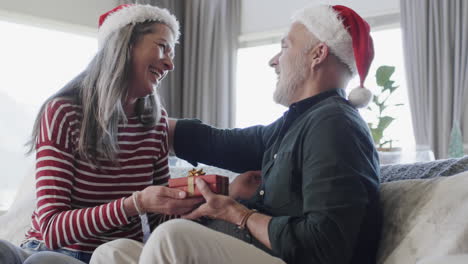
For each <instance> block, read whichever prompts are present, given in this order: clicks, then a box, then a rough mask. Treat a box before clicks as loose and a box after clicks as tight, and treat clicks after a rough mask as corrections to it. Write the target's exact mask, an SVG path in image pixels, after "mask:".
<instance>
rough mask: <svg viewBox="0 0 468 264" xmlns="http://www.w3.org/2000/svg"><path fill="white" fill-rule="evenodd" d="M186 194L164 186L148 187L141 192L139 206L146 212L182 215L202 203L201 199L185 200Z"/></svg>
mask: <svg viewBox="0 0 468 264" xmlns="http://www.w3.org/2000/svg"><path fill="white" fill-rule="evenodd" d="M186 197H187V193H185V192H184V191H181V190H177V189H172V188H168V187H164V186H148V187H146V188H145V189H144V190H143V191H142V192H141V197H140V200H141V205H142V206H143V208H142V209H144V210H145V211H146V212H150V213H160V214H166V215H182V214H186V213H188V212H190V211H192V210H193V209H195V208H196V207H197V206H198V205H199V204H201V203H202V202H203V198H202V197H197V198H187V199H186Z"/></svg>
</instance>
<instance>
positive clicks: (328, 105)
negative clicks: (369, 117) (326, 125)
mask: <svg viewBox="0 0 468 264" xmlns="http://www.w3.org/2000/svg"><path fill="white" fill-rule="evenodd" d="M305 118H307V119H310V120H314V121H316V122H335V121H339V120H351V121H353V122H355V121H360V120H362V118H361V115H360V114H359V112H358V110H357V109H356V108H355V107H353V106H352V105H351V104H350V103H349V102H348V101H347V100H346V99H344V98H343V97H341V96H331V97H329V98H327V99H325V100H323V101H321V102H320V103H318V104H317V105H315V106H314V107H311V108H310V109H309V110H308V111H307V112H306V116H305Z"/></svg>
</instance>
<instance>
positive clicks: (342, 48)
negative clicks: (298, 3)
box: [292, 5, 374, 107]
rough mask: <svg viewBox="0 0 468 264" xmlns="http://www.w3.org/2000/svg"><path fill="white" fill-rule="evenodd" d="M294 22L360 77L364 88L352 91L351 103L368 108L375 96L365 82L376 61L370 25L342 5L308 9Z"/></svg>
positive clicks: (297, 15)
mask: <svg viewBox="0 0 468 264" xmlns="http://www.w3.org/2000/svg"><path fill="white" fill-rule="evenodd" d="M292 20H293V22H300V23H302V24H304V26H306V28H307V29H308V30H309V31H310V32H312V34H314V35H315V36H316V37H317V38H318V39H319V40H320V41H322V42H324V43H325V44H326V45H327V46H328V47H329V48H330V50H331V52H332V53H333V54H334V55H335V56H337V57H338V58H339V59H340V60H341V61H342V62H343V63H345V64H346V65H347V66H348V67H349V69H350V71H351V73H352V74H353V75H354V74H356V73H357V74H359V79H360V86H359V87H357V88H355V89H353V90H352V91H351V93H350V94H349V95H348V100H349V101H350V103H351V104H352V105H354V106H355V107H365V106H366V105H367V104H368V103H369V102H370V100H371V99H372V93H371V92H370V91H369V90H368V89H366V88H364V81H365V79H366V76H367V73H368V71H369V68H370V65H371V63H372V60H373V59H374V45H373V42H372V38H371V36H370V27H369V24H368V23H367V22H366V21H365V20H364V19H362V17H360V16H359V15H358V14H357V13H356V12H354V10H352V9H351V8H349V7H346V6H342V5H335V6H327V5H319V6H313V7H309V8H305V9H303V10H300V11H299V12H297V13H296V14H295V15H294V16H293V18H292Z"/></svg>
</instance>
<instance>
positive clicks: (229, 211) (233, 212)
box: [182, 178, 249, 225]
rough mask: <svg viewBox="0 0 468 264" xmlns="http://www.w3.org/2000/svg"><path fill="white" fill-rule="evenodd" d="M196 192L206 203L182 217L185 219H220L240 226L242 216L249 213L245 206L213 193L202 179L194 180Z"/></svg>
mask: <svg viewBox="0 0 468 264" xmlns="http://www.w3.org/2000/svg"><path fill="white" fill-rule="evenodd" d="M196 184H197V188H198V190H200V192H201V194H202V195H203V197H204V198H205V200H206V203H204V204H202V205H201V206H200V207H198V208H197V209H195V210H194V211H192V212H191V213H189V214H186V215H182V218H186V219H198V218H200V217H202V216H207V217H210V218H214V219H221V220H224V221H226V222H230V223H233V224H236V225H238V224H240V222H241V220H242V217H243V215H244V214H245V212H246V211H249V209H247V208H246V207H245V206H243V205H242V204H240V203H238V202H236V201H235V200H233V199H232V198H231V197H229V196H225V195H219V194H215V193H213V192H212V191H211V190H210V188H209V187H208V185H207V184H206V183H205V181H203V180H202V179H200V178H198V179H196Z"/></svg>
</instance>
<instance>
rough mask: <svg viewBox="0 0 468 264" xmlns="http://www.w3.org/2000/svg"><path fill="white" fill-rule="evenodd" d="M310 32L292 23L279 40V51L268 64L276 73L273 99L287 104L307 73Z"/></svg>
mask: <svg viewBox="0 0 468 264" xmlns="http://www.w3.org/2000/svg"><path fill="white" fill-rule="evenodd" d="M310 43H311V39H310V32H309V31H308V30H307V28H306V27H305V26H304V25H303V24H301V23H297V22H296V23H294V24H292V26H291V29H290V30H289V32H288V34H287V35H286V36H285V37H284V38H283V39H282V40H281V51H280V52H279V53H278V54H277V55H276V56H274V57H273V58H272V59H271V60H270V66H271V67H273V68H274V69H275V72H276V74H277V75H278V82H277V84H276V90H275V92H274V94H273V100H274V101H275V102H276V103H278V104H281V105H284V106H289V105H291V104H292V103H294V102H292V100H293V98H294V96H295V95H296V94H297V93H298V92H300V91H298V90H300V88H301V86H302V85H303V84H304V82H305V80H306V79H307V77H308V74H309V69H310V67H309V65H308V64H309V63H308V58H307V56H306V55H307V50H308V48H310V47H311V46H310Z"/></svg>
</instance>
